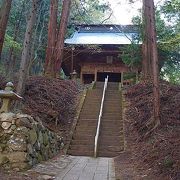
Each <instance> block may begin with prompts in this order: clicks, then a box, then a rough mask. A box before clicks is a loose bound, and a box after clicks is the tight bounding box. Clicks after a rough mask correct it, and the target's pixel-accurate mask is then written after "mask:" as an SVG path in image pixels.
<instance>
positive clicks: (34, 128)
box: [0, 113, 63, 170]
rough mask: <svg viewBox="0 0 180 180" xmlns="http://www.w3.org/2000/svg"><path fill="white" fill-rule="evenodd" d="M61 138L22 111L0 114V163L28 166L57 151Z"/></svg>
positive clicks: (16, 166)
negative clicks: (20, 112)
mask: <svg viewBox="0 0 180 180" xmlns="http://www.w3.org/2000/svg"><path fill="white" fill-rule="evenodd" d="M62 145H63V142H62V138H61V137H59V136H58V135H57V134H55V133H54V132H52V131H50V130H49V129H47V128H46V127H44V126H43V125H42V123H41V122H40V121H39V120H38V119H35V118H33V117H31V116H29V115H26V114H14V113H1V114H0V166H3V167H4V168H6V169H16V170H22V169H28V168H31V167H32V166H34V165H35V164H37V163H39V162H41V161H44V160H48V159H50V158H52V157H54V156H55V155H57V154H58V153H59V150H60V148H61V146H62Z"/></svg>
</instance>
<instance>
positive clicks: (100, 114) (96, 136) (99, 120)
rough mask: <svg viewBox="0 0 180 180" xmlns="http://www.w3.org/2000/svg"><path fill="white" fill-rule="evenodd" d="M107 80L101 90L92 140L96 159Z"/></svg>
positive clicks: (106, 79)
mask: <svg viewBox="0 0 180 180" xmlns="http://www.w3.org/2000/svg"><path fill="white" fill-rule="evenodd" d="M108 78H109V77H108V76H107V78H105V82H104V89H103V95H102V100H101V108H100V111H99V118H98V125H97V130H96V135H95V139H94V157H97V146H98V139H99V131H100V125H101V117H102V112H103V106H104V98H105V94H106V89H107V83H108Z"/></svg>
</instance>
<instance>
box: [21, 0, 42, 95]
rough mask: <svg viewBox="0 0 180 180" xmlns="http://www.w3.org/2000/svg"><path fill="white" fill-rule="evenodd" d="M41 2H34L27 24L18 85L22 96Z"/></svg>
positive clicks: (37, 0) (35, 0)
mask: <svg viewBox="0 0 180 180" xmlns="http://www.w3.org/2000/svg"><path fill="white" fill-rule="evenodd" d="M38 2H39V0H33V1H32V8H31V11H30V15H29V19H28V22H27V27H26V33H25V38H24V44H23V51H22V56H21V63H20V70H19V81H18V85H17V93H18V94H20V95H22V94H23V92H24V89H25V80H26V78H27V70H28V69H27V68H28V64H29V60H30V51H31V48H30V46H31V38H32V33H33V27H34V24H35V22H36V13H37V7H38Z"/></svg>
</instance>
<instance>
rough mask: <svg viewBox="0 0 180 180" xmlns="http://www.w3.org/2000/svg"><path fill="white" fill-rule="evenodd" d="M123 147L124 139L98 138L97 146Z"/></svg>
mask: <svg viewBox="0 0 180 180" xmlns="http://www.w3.org/2000/svg"><path fill="white" fill-rule="evenodd" d="M106 144H107V145H118V144H120V145H123V144H124V139H123V137H122V138H114V139H107V138H105V137H104V138H101V136H100V137H99V145H106Z"/></svg>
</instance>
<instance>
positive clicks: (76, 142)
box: [71, 138, 94, 145]
mask: <svg viewBox="0 0 180 180" xmlns="http://www.w3.org/2000/svg"><path fill="white" fill-rule="evenodd" d="M74 144H79V145H89V144H91V145H94V139H93V138H92V139H87V140H84V139H81V140H73V141H72V142H71V145H74Z"/></svg>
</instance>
